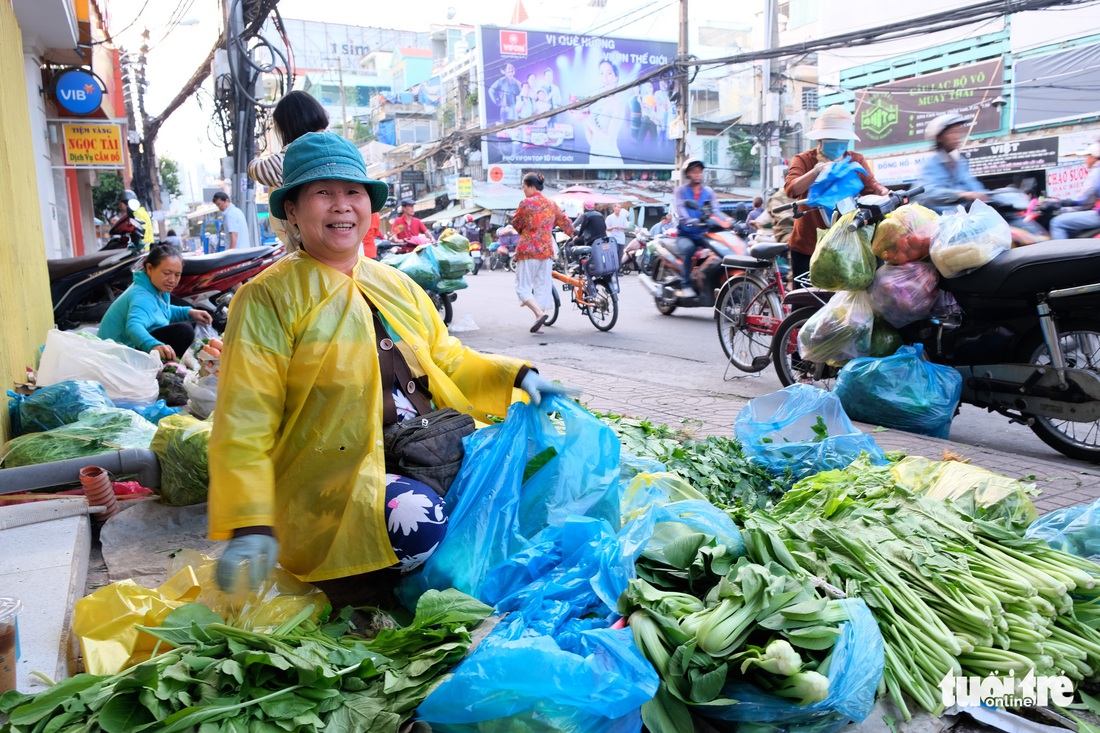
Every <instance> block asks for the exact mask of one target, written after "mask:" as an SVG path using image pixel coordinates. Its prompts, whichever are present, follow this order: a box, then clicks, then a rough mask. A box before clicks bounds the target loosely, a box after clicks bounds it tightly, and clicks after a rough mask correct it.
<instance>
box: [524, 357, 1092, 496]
mask: <svg viewBox="0 0 1100 733" xmlns="http://www.w3.org/2000/svg"><path fill="white" fill-rule="evenodd" d="M539 371H540V372H541V373H542V375H543V376H545V377H547V378H548V379H558V380H561V381H562V382H563V383H564V384H567V385H569V386H571V387H578V388H580V389H583V390H584V394H583V395H582V396H581V401H582V402H585V403H586V404H587V405H588V407H589V408H590V409H593V410H597V411H599V412H610V413H615V414H620V415H627V416H630V417H639V418H647V419H649V420H651V421H653V422H655V423H658V424H660V423H664V424H667V425H669V426H670V427H678V426H683V427H685V428H686V429H688V430H690V431H692V432H694V433H696V434H697V435H700V436H705V435H724V436H731V437H732V436H733V434H734V433H733V423H734V420H735V419H736V418H737V413H739V412H740V411H741V408H742V407H744V406H745V404H747V400H744V399H740V398H737V397H734V396H732V395H728V394H722V393H719V392H704V391H700V390H690V389H688V390H685V389H683V388H681V387H679V386H676V385H670V384H656V383H653V382H646V381H642V380H639V379H636V378H625V377H621V376H617V375H613V374H600V373H594V372H588V371H584V370H580V369H572V368H569V367H564V366H557V365H553V364H540V365H539ZM860 428H861V429H862V430H864V431H865V432H870V431H871V430H873V426H870V425H860ZM874 438H875V441H876V442H877V443H878V444H879V445H880V446H881V447H882V449H883V450H886V451H902V452H903V453H906V454H907V455H916V456H925V457H927V458H933V459H937V460H938V459H940V458H941V457H942V456H943V452H944V451H945V450H951V451H952V452H953V453H956V454H958V455H960V456H962V457H963V458H968V459H970V462H971V463H972V464H974V465H976V466H981V467H982V468H987V469H989V470H991V471H995V472H997V473H1000V474H1004V475H1006V476H1009V477H1011V478H1016V479H1025V480H1026V481H1030V482H1034V483H1035V486H1036V488H1037V489H1039V491H1040V492H1041V494H1040V495H1039V496H1038V497H1037V498H1036V499H1035V506H1036V508H1037V509H1038V510H1039V513H1040V514H1045V513H1047V512H1050V511H1053V510H1055V509H1061V508H1064V507H1067V506H1074V505H1077V504H1085V503H1088V502H1091V501H1093V500H1095V499H1100V466H1090V465H1088V464H1083V463H1075V465H1074V466H1073V467H1070V466H1066V465H1063V464H1059V463H1054V462H1051V461H1044V460H1041V459H1036V458H1030V457H1021V456H1018V455H1014V454H1011V453H1005V452H1003V451H998V450H992V449H989V448H978V447H975V446H970V445H960V444H958V443H953V442H951V441H950V440H940V439H938V438H927V437H925V436H923V435H915V434H913V433H905V432H902V431H900V430H886V431H884V432H878V433H875V434H874Z"/></svg>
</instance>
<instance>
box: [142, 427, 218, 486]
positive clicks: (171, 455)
mask: <svg viewBox="0 0 1100 733" xmlns="http://www.w3.org/2000/svg"><path fill="white" fill-rule="evenodd" d="M212 426H213V425H212V423H210V422H208V421H206V420H196V419H195V418H193V417H191V416H190V415H172V416H170V417H166V418H164V419H163V420H161V421H160V424H159V425H158V426H157V433H156V435H154V436H153V442H152V444H151V445H150V448H152V450H153V452H154V453H156V454H157V459H158V460H159V461H160V489H159V490H158V493H159V494H160V500H161V501H162V502H164V503H165V504H168V505H170V506H190V505H191V504H201V503H202V502H204V501H206V492H207V490H208V488H209V486H210V471H209V464H208V454H207V443H208V442H209V441H210V428H211V427H212Z"/></svg>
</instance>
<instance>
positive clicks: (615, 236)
mask: <svg viewBox="0 0 1100 733" xmlns="http://www.w3.org/2000/svg"><path fill="white" fill-rule="evenodd" d="M605 223H606V224H607V236H608V237H610V238H611V241H612V242H614V243H615V246H616V247H617V248H618V254H619V257H620V258H621V257H622V256H623V249H625V248H626V228H627V227H628V226H629V225H630V217H628V216H627V215H626V213H624V212H623V205H622V204H615V210H614V212H613V213H612V214H611V215H610V216H608V217H607V218H606V219H605Z"/></svg>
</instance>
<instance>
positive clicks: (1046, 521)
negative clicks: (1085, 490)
mask: <svg viewBox="0 0 1100 733" xmlns="http://www.w3.org/2000/svg"><path fill="white" fill-rule="evenodd" d="M1024 536H1025V537H1028V538H1034V539H1040V540H1044V541H1045V542H1046V543H1047V544H1048V545H1050V546H1051V547H1053V548H1054V549H1055V550H1061V551H1062V552H1068V553H1070V554H1073V555H1078V556H1080V557H1087V558H1089V559H1090V560H1094V561H1098V562H1100V499H1097V500H1096V501H1094V502H1093V503H1091V504H1080V505H1078V506H1071V507H1066V508H1065V509H1058V510H1057V511H1053V512H1051V513H1050V514H1047V515H1044V516H1042V517H1039V518H1038V519H1036V520H1035V521H1034V522H1032V523H1031V526H1030V527H1028V528H1027V532H1025V533H1024Z"/></svg>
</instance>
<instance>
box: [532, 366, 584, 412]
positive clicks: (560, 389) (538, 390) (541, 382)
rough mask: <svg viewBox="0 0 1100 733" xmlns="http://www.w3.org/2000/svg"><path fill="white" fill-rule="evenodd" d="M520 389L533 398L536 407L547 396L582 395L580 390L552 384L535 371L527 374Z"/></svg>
mask: <svg viewBox="0 0 1100 733" xmlns="http://www.w3.org/2000/svg"><path fill="white" fill-rule="evenodd" d="M519 388H520V389H522V390H523V391H524V392H526V393H527V394H528V395H529V396H530V397H531V404H532V405H535V406H536V407H537V406H538V405H539V403H540V402H542V398H543V397H545V396H547V395H552V394H556V395H562V396H563V397H570V398H572V397H576V396H578V395H580V393H581V391H580V390H579V389H573V388H572V387H566V386H565V385H564V384H558V383H556V382H551V381H550V380H549V379H547V378H546V377H543V376H542V375H540V374H539V373H538V372H535V371H530V372H527V374H525V375H524V376H523V380H522V381H521V382H520V383H519Z"/></svg>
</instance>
